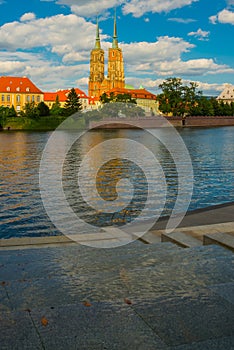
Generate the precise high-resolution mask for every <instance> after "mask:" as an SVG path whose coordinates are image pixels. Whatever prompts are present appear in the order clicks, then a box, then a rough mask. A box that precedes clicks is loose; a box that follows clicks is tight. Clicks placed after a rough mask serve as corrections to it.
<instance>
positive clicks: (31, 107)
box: [20, 102, 39, 119]
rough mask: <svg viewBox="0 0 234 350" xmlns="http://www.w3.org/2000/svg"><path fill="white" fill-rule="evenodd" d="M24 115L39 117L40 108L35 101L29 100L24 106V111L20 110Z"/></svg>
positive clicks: (33, 117)
mask: <svg viewBox="0 0 234 350" xmlns="http://www.w3.org/2000/svg"><path fill="white" fill-rule="evenodd" d="M20 115H21V116H22V117H26V118H31V119H37V118H38V117H39V110H38V108H37V106H36V104H35V102H27V103H25V105H24V107H23V111H21V112H20Z"/></svg>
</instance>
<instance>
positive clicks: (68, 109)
mask: <svg viewBox="0 0 234 350" xmlns="http://www.w3.org/2000/svg"><path fill="white" fill-rule="evenodd" d="M64 110H65V113H66V115H67V116H70V115H72V114H74V113H76V112H78V111H81V110H82V104H81V102H80V98H79V96H78V95H77V93H76V90H75V89H74V88H72V89H71V90H70V92H69V94H68V96H67V100H66V103H65V106H64Z"/></svg>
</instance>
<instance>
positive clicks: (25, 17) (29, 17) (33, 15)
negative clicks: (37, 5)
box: [20, 12, 36, 22]
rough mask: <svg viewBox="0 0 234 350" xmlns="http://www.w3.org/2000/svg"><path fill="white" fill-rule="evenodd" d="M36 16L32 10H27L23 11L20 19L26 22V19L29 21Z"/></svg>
mask: <svg viewBox="0 0 234 350" xmlns="http://www.w3.org/2000/svg"><path fill="white" fill-rule="evenodd" d="M35 18H36V15H35V13H33V12H27V13H25V14H24V15H23V16H21V17H20V21H21V22H27V21H31V20H33V19H35Z"/></svg>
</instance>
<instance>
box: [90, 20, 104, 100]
mask: <svg viewBox="0 0 234 350" xmlns="http://www.w3.org/2000/svg"><path fill="white" fill-rule="evenodd" d="M104 74H105V63H104V51H103V50H102V48H101V41H100V33H99V25H98V20H97V31H96V42H95V47H94V49H93V50H92V51H91V54H90V76H89V96H90V97H91V96H93V97H99V96H100V95H101V94H102V92H101V84H102V82H103V80H104V78H105V76H104Z"/></svg>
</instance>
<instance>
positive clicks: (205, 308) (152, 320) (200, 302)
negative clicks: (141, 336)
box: [133, 290, 234, 346]
mask: <svg viewBox="0 0 234 350" xmlns="http://www.w3.org/2000/svg"><path fill="white" fill-rule="evenodd" d="M133 305H134V306H133V307H134V309H135V310H136V312H137V313H138V314H139V315H140V316H141V317H142V318H143V319H144V320H145V321H146V322H147V324H149V325H150V326H151V327H152V329H153V330H154V331H155V333H157V334H158V335H159V337H160V338H161V339H162V340H163V341H164V342H165V343H167V344H168V345H170V346H178V345H183V344H190V343H194V342H195V343H196V342H202V341H207V340H209V339H214V340H215V339H216V338H221V337H225V336H226V337H229V336H234V327H233V324H234V305H233V304H231V303H229V302H227V301H226V300H224V299H223V298H220V297H219V296H217V295H215V294H213V293H212V292H210V291H209V290H206V291H200V292H194V293H193V292H190V293H189V292H188V293H187V295H184V296H183V297H180V296H177V297H176V296H174V297H171V298H167V297H164V298H163V297H161V298H158V299H155V300H145V302H143V301H142V302H139V303H138V302H137V301H136V302H134V301H133Z"/></svg>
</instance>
